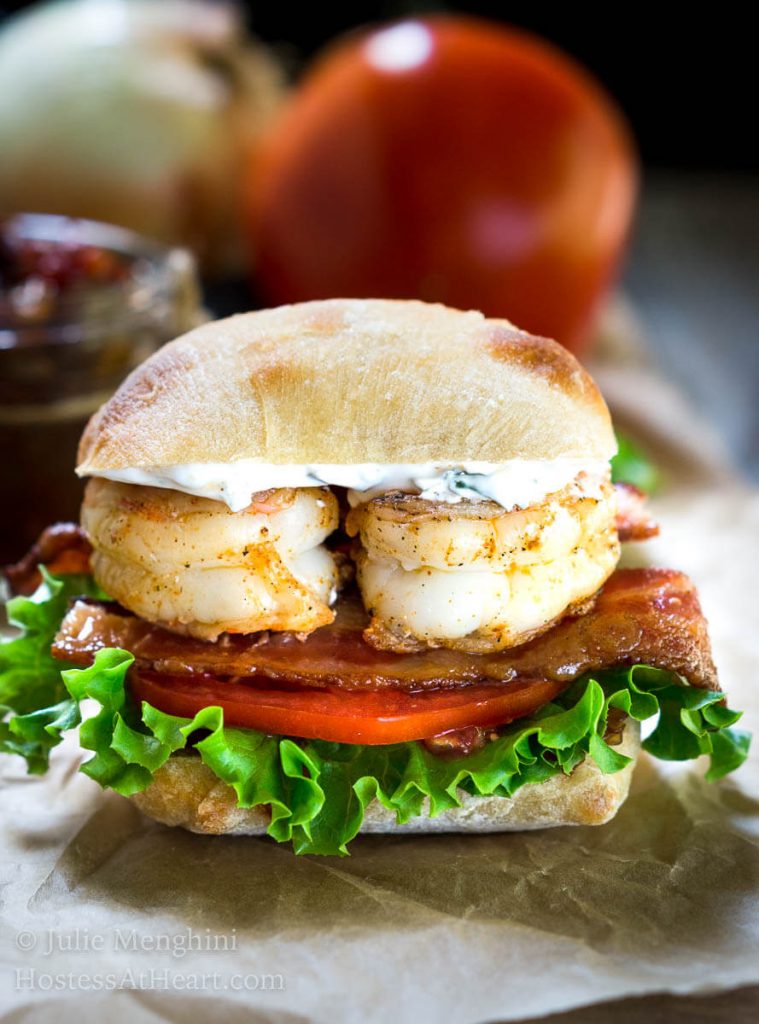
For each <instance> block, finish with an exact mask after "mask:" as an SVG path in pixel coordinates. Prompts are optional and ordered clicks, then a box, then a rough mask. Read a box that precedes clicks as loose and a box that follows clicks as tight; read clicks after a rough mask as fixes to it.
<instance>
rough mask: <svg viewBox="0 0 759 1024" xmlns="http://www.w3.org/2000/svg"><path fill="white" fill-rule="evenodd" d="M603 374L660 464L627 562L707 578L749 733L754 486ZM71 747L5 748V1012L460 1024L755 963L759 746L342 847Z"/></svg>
mask: <svg viewBox="0 0 759 1024" xmlns="http://www.w3.org/2000/svg"><path fill="white" fill-rule="evenodd" d="M628 347H629V346H628ZM605 351H608V347H607V349H605ZM596 369H597V371H598V376H599V378H600V379H601V380H602V382H603V385H604V387H605V389H606V391H607V394H608V395H609V397H610V400H611V401H612V404H613V405H614V407H615V411H616V412H618V415H619V419H620V420H621V421H622V422H624V424H625V425H626V426H627V427H628V429H633V430H634V431H635V433H636V435H638V436H639V437H642V438H643V439H644V440H645V441H647V442H648V444H649V446H650V447H651V448H652V449H653V450H654V452H655V454H657V456H658V458H659V460H660V462H661V463H662V466H663V469H664V471H665V476H666V483H667V486H666V489H665V491H664V493H663V495H662V496H661V497H660V498H659V499H658V500H657V501H656V503H655V506H656V511H657V512H658V514H659V516H660V519H661V521H662V525H663V531H662V536H661V537H660V538H658V539H656V540H655V541H651V542H649V543H648V544H647V545H646V546H645V547H643V548H641V549H632V553H631V554H630V555H629V557H630V558H631V559H634V560H635V561H637V562H640V561H641V560H643V559H645V560H648V561H650V562H652V563H653V564H661V565H671V566H674V567H677V568H681V569H685V570H686V571H688V572H690V574H691V575H692V576H693V577H694V578H695V579H696V581H697V582H698V584H699V587H700V590H701V597H702V603H703V606H704V609H705V611H706V614H707V616H708V618H709V620H710V624H711V633H712V639H713V643H714V649H715V655H716V660H717V664H718V665H719V667H720V670H721V676H722V681H723V685H724V686H725V688H726V689H728V690H729V692H730V695H731V702H732V704H733V705H734V706H737V707H743V708H745V709H746V716H745V719H744V723H745V724H746V726H747V727H749V728H753V729H754V730H757V729H759V686H757V683H756V678H755V677H756V675H757V669H759V592H758V585H757V570H758V569H759V564H758V562H759V559H757V555H758V554H759V494H757V493H756V492H752V491H750V490H749V489H748V488H746V487H744V486H743V485H741V483H740V481H739V480H738V478H737V476H736V475H735V474H734V473H733V472H732V471H731V470H730V468H729V466H727V465H726V463H725V461H724V456H723V453H722V452H721V451H720V449H719V446H718V444H717V443H716V442H715V441H714V439H713V437H712V435H711V434H710V433H709V432H708V431H706V430H705V429H704V428H703V426H702V425H701V424H699V423H698V421H697V420H696V419H695V418H693V416H692V415H691V414H690V413H689V411H688V410H687V409H686V408H685V406H684V405H683V403H682V400H681V399H680V398H679V396H677V394H676V393H672V392H671V390H670V389H669V388H668V386H667V385H666V384H665V383H664V382H662V381H661V380H659V379H658V378H657V377H656V375H655V374H654V373H653V372H652V371H651V369H650V368H649V367H647V366H646V365H645V361H643V360H641V359H640V358H636V357H634V355H633V356H631V355H630V352H629V351H628V352H627V354H624V353H623V354H622V355H620V354H619V352H617V353H616V354H615V356H614V358H613V359H609V358H608V357H607V358H606V359H601V360H600V362H599V365H598V367H597V368H596ZM79 758H80V755H79V753H78V751H77V749H76V747H75V746H74V745H72V744H68V743H67V744H66V745H65V746H64V748H63V749H60V750H59V752H58V753H57V754H56V755H55V756H54V758H53V765H52V770H51V772H50V773H49V775H47V776H46V777H44V778H32V777H28V776H25V775H24V774H23V773H22V770H21V767H20V765H19V764H17V763H15V762H14V761H13V760H12V759H4V760H5V763H4V765H3V778H4V784H3V786H2V790H1V791H0V816H1V817H2V822H3V831H2V836H1V837H0V879H1V880H2V883H3V888H2V910H1V911H0V928H1V930H2V934H1V935H0V938H1V940H2V954H1V959H0V965H1V966H0V971H1V973H0V1007H2V1009H3V1011H4V1012H3V1014H2V1015H1V1016H0V1019H1V1020H13V1021H22V1020H23V1021H29V1020H34V1021H43V1022H45V1021H51V1022H52V1021H55V1022H56V1024H58V1022H59V1021H60V1020H61V1016H62V1015H65V1017H64V1019H67V1020H68V1019H77V1018H79V1019H82V1020H94V1019H98V1020H102V1019H107V1020H108V1021H109V1022H110V1021H113V1022H118V1021H121V1020H125V1021H126V1020H128V1021H129V1022H130V1024H142V1022H155V1021H178V1022H179V1021H181V1022H183V1024H192V1022H193V1021H196V1020H206V1019H213V1020H214V1021H225V1022H226V1021H229V1022H231V1021H238V1020H245V1021H276V1022H280V1021H281V1022H296V1021H324V1022H340V1021H348V1020H357V1019H360V1020H362V1021H367V1022H371V1021H383V1022H384V1021H388V1020H392V1021H394V1022H396V1024H404V1022H406V1021H409V1022H412V1021H414V1022H416V1021H420V1020H425V1021H426V1020H440V1021H445V1022H467V1024H468V1022H476V1021H486V1020H494V1019H498V1020H516V1019H519V1018H522V1017H529V1016H537V1015H540V1014H545V1013H549V1012H554V1011H557V1010H562V1009H567V1008H570V1007H573V1006H577V1005H581V1004H587V1003H591V1002H597V1001H600V1000H604V999H610V998H615V997H620V996H624V995H628V994H640V993H645V992H651V991H670V992H679V993H685V992H696V991H699V990H705V989H715V988H730V987H734V986H738V985H741V984H746V983H750V982H757V981H759V957H757V949H759V856H758V855H757V846H759V773H758V772H757V760H759V744H757V745H756V746H755V750H754V753H753V756H752V759H751V760H750V762H749V763H748V764H747V765H746V766H744V767H743V768H742V769H741V771H740V772H739V773H737V774H736V775H735V776H732V777H730V778H728V779H727V780H725V781H723V782H721V783H719V784H717V785H708V784H706V783H705V782H704V781H703V778H702V775H703V765H701V764H700V763H699V764H695V765H694V764H693V763H686V764H685V765H663V764H661V763H660V762H655V761H653V760H652V759H650V758H648V757H647V756H646V755H644V756H643V757H642V758H641V761H640V764H639V766H638V768H637V771H636V776H635V780H634V783H633V790H632V793H631V796H630V798H629V799H628V801H627V803H626V804H625V805H624V807H623V808H622V810H621V811H620V812H619V814H618V815H617V817H616V818H615V819H614V821H612V822H611V823H610V824H608V825H606V826H603V827H601V828H574V829H573V828H563V829H555V830H547V831H543V832H533V833H524V834H516V835H510V834H505V835H487V836H460V837H459V836H444V837H440V836H429V837H416V838H414V837H408V838H401V837H364V838H359V839H358V840H357V841H356V842H355V843H354V844H353V847H352V850H353V855H352V857H350V858H348V859H342V860H337V859H324V858H296V857H294V856H293V854H292V853H291V852H290V850H289V848H285V847H279V846H277V845H276V844H275V843H273V842H272V841H270V840H267V839H247V838H244V839H234V838H222V839H220V838H213V837H201V836H194V835H190V834H188V833H185V832H182V831H180V830H172V829H168V828H164V827H162V826H158V825H155V824H152V823H150V822H147V821H146V820H144V819H143V818H142V817H141V816H140V815H139V813H138V812H137V811H136V810H135V809H134V808H133V807H132V806H131V805H130V804H129V803H127V802H126V801H124V800H122V799H121V798H120V797H118V796H116V795H114V794H112V793H104V792H102V791H101V790H100V789H99V787H98V786H97V785H96V784H95V783H93V782H91V781H90V780H89V779H87V778H86V777H84V776H82V775H80V774H78V773H77V772H76V766H77V764H78V762H79ZM75 1014H76V1017H75V1016H74V1015H75Z"/></svg>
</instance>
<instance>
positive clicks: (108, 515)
mask: <svg viewBox="0 0 759 1024" xmlns="http://www.w3.org/2000/svg"><path fill="white" fill-rule="evenodd" d="M337 522H338V506H337V500H336V499H335V497H334V495H333V494H332V493H331V492H330V491H328V490H327V489H326V488H319V487H308V488H301V489H297V490H294V489H281V490H276V491H267V492H263V493H261V494H258V495H253V501H252V503H251V505H250V506H249V507H248V508H246V509H244V510H243V511H242V512H230V511H229V509H228V508H227V507H226V505H223V504H221V503H220V502H218V501H211V500H209V499H206V498H197V497H193V496H191V495H187V494H183V493H181V492H179V491H171V490H162V489H159V488H155V487H143V486H139V485H135V484H122V483H113V482H111V481H108V480H101V479H93V480H90V481H89V483H88V484H87V489H86V491H85V498H84V504H83V506H82V525H83V527H84V529H85V531H86V532H87V534H88V536H89V539H90V541H91V543H92V546H93V549H94V552H93V556H92V566H93V572H94V575H95V578H96V579H97V581H98V583H99V584H100V586H102V587H103V589H104V590H105V591H106V592H107V593H108V594H110V595H111V596H112V597H113V598H114V599H115V600H117V601H119V602H120V603H121V604H122V605H124V607H125V608H128V609H130V611H133V612H135V614H137V615H139V616H141V617H142V618H144V619H147V620H148V621H150V622H155V623H156V624H158V625H161V626H164V627H165V628H167V629H171V630H174V631H175V632H179V633H188V634H190V635H191V636H196V637H200V638H202V639H207V640H215V639H216V638H217V637H218V636H219V634H220V633H225V632H226V633H254V632H257V631H259V630H264V629H274V630H293V631H296V632H301V633H307V632H311V631H312V630H314V629H316V628H317V627H319V626H323V625H326V624H327V623H329V622H331V621H332V620H333V618H334V613H333V612H332V610H331V608H330V604H331V602H332V601H333V600H334V597H335V596H336V593H337V586H338V567H337V564H336V562H335V559H334V557H333V556H332V554H331V553H330V552H329V551H327V549H326V548H325V547H323V546H322V542H323V541H324V540H325V538H326V537H327V536H328V535H329V534H330V533H331V532H332V531H333V530H334V529H335V527H336V526H337Z"/></svg>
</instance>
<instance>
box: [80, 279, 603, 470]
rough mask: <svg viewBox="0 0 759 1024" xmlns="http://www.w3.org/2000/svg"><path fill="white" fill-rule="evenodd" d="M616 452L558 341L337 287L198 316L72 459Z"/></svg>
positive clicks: (94, 462)
mask: <svg viewBox="0 0 759 1024" xmlns="http://www.w3.org/2000/svg"><path fill="white" fill-rule="evenodd" d="M615 451H616V443H615V440H614V434H613V431H612V428H611V421H610V418H609V411H608V409H607V408H606V405H605V403H604V400H603V398H602V397H601V395H600V393H599V391H598V388H597V387H596V385H595V384H594V382H593V380H592V379H591V378H590V376H589V375H588V374H587V373H586V372H585V370H583V368H582V367H581V366H580V364H579V363H578V362H577V360H576V359H575V358H574V356H572V355H570V353H569V352H567V351H566V350H565V349H564V348H562V347H561V346H560V345H558V344H557V343H556V342H555V341H548V340H547V339H545V338H537V337H534V336H533V335H531V334H528V333H526V332H525V331H520V330H518V329H517V328H516V327H514V326H513V324H510V323H509V322H508V321H507V320H489V319H486V318H485V317H484V316H483V315H482V314H481V313H477V312H462V311H460V310H455V309H447V308H446V307H445V306H441V305H430V304H427V303H424V302H408V301H390V300H382V299H369V300H354V299H331V300H328V301H322V302H304V303H300V304H298V305H292V306H282V307H280V308H278V309H270V310H263V311H261V312H256V313H244V314H241V315H239V316H233V317H230V318H229V319H227V320H217V321H214V322H211V323H207V324H203V325H202V326H201V327H198V328H196V329H195V330H193V331H190V332H189V333H188V334H185V335H183V336H182V337H181V338H178V339H177V340H176V341H174V342H172V343H171V344H170V345H166V346H165V347H164V348H162V349H160V350H159V351H158V352H156V353H155V354H154V355H153V356H151V358H150V359H148V360H147V361H146V362H145V363H143V364H142V365H141V366H139V367H137V369H136V370H134V371H133V373H131V374H130V375H129V377H127V379H126V380H125V381H124V383H123V384H122V385H121V387H120V388H119V390H118V391H117V392H116V394H115V395H114V396H113V397H112V398H111V399H110V401H108V402H107V403H106V404H105V405H104V406H103V407H102V408H101V409H100V410H99V411H98V412H97V413H95V415H94V416H93V417H92V419H91V420H90V422H89V424H88V425H87V428H86V430H85V432H84V435H83V437H82V441H81V444H80V447H79V466H78V467H77V472H78V473H79V474H80V475H81V476H86V475H87V474H90V473H94V474H98V473H103V472H107V471H109V470H118V469H125V468H129V467H134V468H145V469H147V468H152V467H161V466H172V465H184V464H187V463H198V462H217V463H218V462H221V463H229V462H235V461H237V460H238V459H252V460H255V461H258V462H262V463H270V464H280V465H283V464H299V465H304V464H306V465H308V464H313V463H327V464H336V463H341V464H346V463H347V464H350V463H366V462H370V463H398V462H403V463H424V462H443V463H446V462H452V463H456V462H466V461H473V460H477V461H483V462H496V463H498V462H505V461H507V460H509V459H556V458H559V457H571V458H581V459H609V458H610V457H611V456H612V455H613V454H614V452H615Z"/></svg>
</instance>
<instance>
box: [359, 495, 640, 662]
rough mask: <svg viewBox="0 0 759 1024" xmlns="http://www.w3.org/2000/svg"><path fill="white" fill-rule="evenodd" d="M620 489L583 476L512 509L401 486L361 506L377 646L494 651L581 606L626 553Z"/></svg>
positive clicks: (367, 593) (368, 602)
mask: <svg viewBox="0 0 759 1024" xmlns="http://www.w3.org/2000/svg"><path fill="white" fill-rule="evenodd" d="M615 511H616V504H615V498H614V490H613V488H612V486H611V484H610V483H609V482H608V481H600V482H598V481H596V482H594V485H593V487H585V486H584V484H583V482H582V481H580V482H579V483H578V484H577V485H575V486H571V487H569V488H566V489H565V490H564V491H561V492H557V493H556V494H553V495H549V496H548V497H547V498H546V499H545V500H544V501H543V502H542V503H540V504H537V505H532V506H530V507H529V508H526V509H520V510H514V511H509V510H506V509H504V508H502V507H501V506H500V505H496V504H495V503H494V502H491V501H462V502H460V503H458V504H450V503H446V502H433V501H427V500H425V499H422V498H419V497H417V496H415V495H410V494H403V493H400V492H393V493H390V494H385V495H383V496H381V497H379V498H375V499H374V500H372V501H369V502H367V503H366V504H364V505H359V506H358V507H356V508H354V509H352V510H351V512H350V513H349V514H348V519H347V523H346V528H347V530H348V533H349V534H350V535H352V536H358V538H359V541H360V543H359V545H358V547H357V549H356V552H355V555H354V557H355V559H356V566H357V578H358V583H359V587H360V588H361V592H362V595H363V599H364V604H365V606H366V608H367V610H368V611H369V613H370V615H371V617H372V621H371V625H370V627H369V628H368V629H367V631H366V632H365V634H364V635H365V637H366V639H367V641H368V642H369V643H371V644H373V645H374V646H376V647H382V648H385V649H390V650H398V651H412V650H419V649H422V648H424V647H453V648H457V649H459V650H465V651H472V652H474V653H487V652H489V651H497V650H501V649H504V648H507V647H514V646H516V645H518V644H520V643H524V642H525V641H526V640H529V639H530V638H531V637H533V636H536V635H538V634H539V633H542V632H544V631H545V630H546V629H548V628H549V627H550V626H551V625H552V624H553V623H554V622H556V621H557V619H559V618H561V617H562V616H563V615H564V614H566V613H567V612H568V611H571V610H577V609H579V608H580V607H582V605H583V604H585V603H586V602H587V601H588V600H589V599H590V598H592V596H593V595H594V594H595V592H596V591H597V590H598V589H599V588H600V587H601V585H602V584H603V583H604V582H605V580H606V579H607V578H608V576H610V575H611V573H612V571H613V570H614V567H615V566H616V564H617V561H618V560H619V551H620V548H619V539H618V537H617V531H616V525H615Z"/></svg>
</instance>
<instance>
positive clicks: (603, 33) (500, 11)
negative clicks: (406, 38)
mask: <svg viewBox="0 0 759 1024" xmlns="http://www.w3.org/2000/svg"><path fill="white" fill-rule="evenodd" d="M154 2H156V3H160V2H161V0H154ZM26 6H29V4H28V3H23V2H21V3H18V2H16V3H13V2H11V3H2V2H0V11H2V12H4V13H6V14H7V13H10V12H11V11H13V10H17V9H20V8H22V7H26ZM239 6H240V7H242V8H244V9H245V10H246V12H247V20H248V24H249V26H250V28H251V29H252V30H253V31H254V32H255V33H256V34H257V35H258V36H260V37H261V38H262V39H264V40H266V41H267V42H270V43H273V44H275V45H277V47H278V49H280V52H282V53H283V54H284V56H285V57H286V59H287V62H288V64H289V66H290V68H291V69H292V71H293V72H294V73H295V72H297V69H298V67H299V66H300V64H301V63H302V62H303V61H304V60H305V59H306V58H308V57H309V56H311V55H312V54H313V53H314V52H315V51H316V50H318V49H319V48H320V47H321V46H323V45H324V44H325V43H326V42H327V41H329V40H330V39H332V38H333V37H334V36H335V35H338V34H340V33H342V32H346V31H349V30H351V29H353V28H355V27H356V26H357V25H361V24H363V23H366V22H372V21H381V20H383V19H388V18H395V17H401V16H403V15H406V14H409V13H413V12H419V11H421V12H430V11H445V10H448V11H459V12H467V13H472V14H479V15H483V16H486V17H491V18H495V19H497V20H500V21H505V22H508V23H510V24H512V25H518V26H520V27H521V28H525V29H528V30H529V31H532V32H536V33H538V34H540V35H542V36H544V37H545V38H547V39H549V40H551V41H552V42H554V43H556V44H557V45H558V46H560V47H561V48H562V49H564V50H566V51H567V52H568V53H570V54H572V55H573V56H574V57H576V58H577V59H578V60H579V61H581V62H582V63H583V64H585V65H586V66H587V67H588V68H590V70H592V71H593V72H594V73H595V74H596V75H597V76H598V78H600V79H601V81H602V82H604V84H605V85H606V86H607V88H608V89H609V91H610V92H611V93H612V94H613V95H614V96H615V97H616V98H617V100H618V102H619V103H620V105H621V106H622V108H623V110H624V111H625V112H626V114H627V115H628V117H629V119H630V121H631V122H632V125H633V128H634V130H635V133H636V136H637V138H638V141H639V145H640V148H641V153H642V156H643V158H644V161H645V162H646V163H648V164H650V165H653V166H657V167H669V168H686V169H690V170H712V171H714V170H718V171H730V170H743V171H753V172H757V171H759V144H757V140H756V132H755V122H756V117H755V111H754V110H752V109H750V105H751V106H753V105H754V100H755V98H756V96H757V92H758V90H757V85H756V70H757V58H756V54H755V52H752V50H753V48H754V32H753V30H752V29H751V27H750V25H749V19H748V14H747V15H746V17H745V18H740V17H736V16H735V13H734V12H735V11H736V10H737V5H733V13H731V11H730V10H729V7H727V6H725V5H720V6H718V7H717V8H715V7H713V6H705V7H704V8H703V13H696V6H695V5H689V6H687V7H682V6H680V5H677V7H675V5H670V4H666V3H661V4H648V5H643V4H608V5H603V6H602V5H600V4H593V5H590V4H587V5H582V4H564V5H560V4H545V3H544V4H536V3H530V4H507V3H488V2H483V0H480V2H474V3H471V2H470V3H466V2H464V3H457V4H450V5H445V4H439V3H437V4H436V3H427V4H425V3H419V2H416V3H414V2H408V0H407V2H402V0H401V2H384V3H376V2H366V0H364V2H362V3H358V4H352V5H351V4H348V3H346V2H345V0H344V2H343V3H341V4H338V3H329V2H316V3H310V4H309V3H307V2H306V0H300V2H293V0H254V2H248V3H245V2H242V3H240V4H239ZM744 9H745V10H746V11H747V12H748V9H749V8H748V7H746V8H744Z"/></svg>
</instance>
